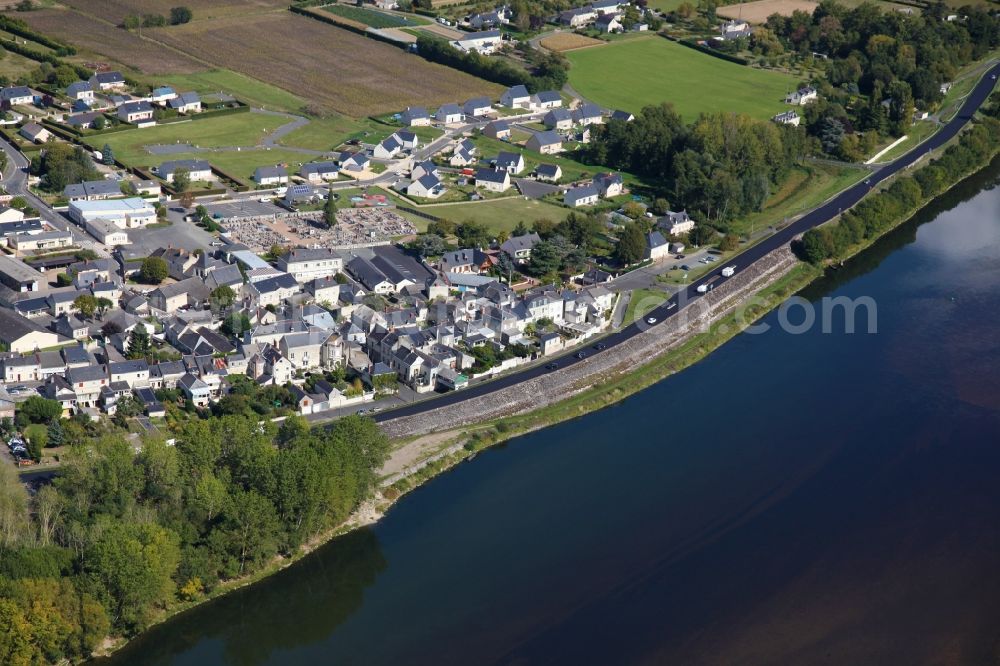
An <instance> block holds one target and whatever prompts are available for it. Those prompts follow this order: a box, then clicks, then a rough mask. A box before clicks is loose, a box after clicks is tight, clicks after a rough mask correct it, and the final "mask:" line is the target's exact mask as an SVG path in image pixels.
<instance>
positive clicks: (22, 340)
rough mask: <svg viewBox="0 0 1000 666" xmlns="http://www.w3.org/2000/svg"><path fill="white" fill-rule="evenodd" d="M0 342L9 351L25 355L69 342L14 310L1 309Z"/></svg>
mask: <svg viewBox="0 0 1000 666" xmlns="http://www.w3.org/2000/svg"><path fill="white" fill-rule="evenodd" d="M0 342H2V343H3V345H4V347H5V348H6V349H7V350H8V351H11V352H15V353H17V354H25V353H27V352H31V351H34V350H36V349H46V348H49V347H55V346H58V345H60V344H65V343H66V342H68V341H67V340H66V339H65V338H60V337H59V336H58V335H56V334H55V333H53V332H52V331H48V330H46V329H44V328H42V327H41V326H39V325H38V324H36V323H34V322H32V321H29V320H28V319H25V318H24V317H22V316H20V315H19V314H17V313H16V312H14V311H13V310H10V309H8V308H3V307H0Z"/></svg>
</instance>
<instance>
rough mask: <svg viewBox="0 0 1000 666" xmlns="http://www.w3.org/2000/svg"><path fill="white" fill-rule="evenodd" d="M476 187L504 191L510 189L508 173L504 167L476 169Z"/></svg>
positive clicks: (490, 190) (491, 190)
mask: <svg viewBox="0 0 1000 666" xmlns="http://www.w3.org/2000/svg"><path fill="white" fill-rule="evenodd" d="M476 187H481V188H483V189H484V190H487V191H489V192H506V191H507V190H509V189H510V173H508V172H507V171H506V170H505V169H479V170H478V171H476Z"/></svg>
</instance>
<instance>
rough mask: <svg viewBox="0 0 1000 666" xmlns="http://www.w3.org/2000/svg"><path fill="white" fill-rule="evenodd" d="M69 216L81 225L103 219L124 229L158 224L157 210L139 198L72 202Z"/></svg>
mask: <svg viewBox="0 0 1000 666" xmlns="http://www.w3.org/2000/svg"><path fill="white" fill-rule="evenodd" d="M69 216H70V219H72V220H73V221H74V222H76V223H77V224H79V225H85V224H86V223H87V222H88V221H89V220H94V219H97V218H102V219H105V220H110V221H111V222H114V223H115V224H117V225H118V226H119V227H121V228H122V229H136V228H142V227H145V226H146V225H149V224H153V223H155V222H156V209H155V208H153V206H152V205H150V204H149V203H147V202H146V200H145V199H140V198H139V197H129V198H127V199H107V200H102V201H71V202H70V203H69Z"/></svg>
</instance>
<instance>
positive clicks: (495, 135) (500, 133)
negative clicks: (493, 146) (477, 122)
mask: <svg viewBox="0 0 1000 666" xmlns="http://www.w3.org/2000/svg"><path fill="white" fill-rule="evenodd" d="M510 134H511V132H510V122H509V121H507V120H493V121H490V122H489V123H487V125H486V127H484V128H483V136H488V137H490V138H491V139H497V140H499V141H509V140H510Z"/></svg>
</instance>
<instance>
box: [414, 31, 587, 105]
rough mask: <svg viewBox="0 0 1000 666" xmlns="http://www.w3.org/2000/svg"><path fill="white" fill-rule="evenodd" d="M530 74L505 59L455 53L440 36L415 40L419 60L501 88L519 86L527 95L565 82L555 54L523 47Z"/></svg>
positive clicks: (565, 70) (562, 66)
mask: <svg viewBox="0 0 1000 666" xmlns="http://www.w3.org/2000/svg"><path fill="white" fill-rule="evenodd" d="M524 51H525V58H526V60H527V61H528V63H529V65H530V66H531V71H529V70H527V69H524V68H523V67H520V66H518V65H516V64H514V62H513V61H511V60H508V59H507V58H494V57H491V56H484V55H480V54H479V53H477V52H476V51H470V52H468V53H465V52H462V51H459V50H458V49H456V48H454V47H453V46H452V45H451V44H449V43H448V42H447V41H446V40H444V39H441V38H440V37H432V36H430V35H424V34H421V35H420V36H419V37H417V53H418V54H420V55H421V56H422V57H423V58H425V59H427V60H430V61H431V62H436V63H439V64H442V65H447V66H448V67H453V68H455V69H459V70H462V71H463V72H467V73H469V74H472V75H473V76H478V77H480V78H482V79H486V80H487V81H493V82H494V83H499V84H502V85H505V86H516V85H523V86H525V87H526V88H527V89H528V92H532V93H535V92H538V91H539V90H559V89H561V88H562V87H563V86H564V85H565V84H566V82H567V81H568V80H569V73H568V66H567V64H566V61H565V60H564V59H563V58H562V57H561V56H559V55H558V54H555V53H542V52H541V51H538V50H536V49H532V48H530V47H527V46H526V47H524Z"/></svg>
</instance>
